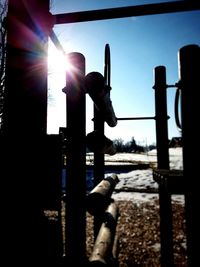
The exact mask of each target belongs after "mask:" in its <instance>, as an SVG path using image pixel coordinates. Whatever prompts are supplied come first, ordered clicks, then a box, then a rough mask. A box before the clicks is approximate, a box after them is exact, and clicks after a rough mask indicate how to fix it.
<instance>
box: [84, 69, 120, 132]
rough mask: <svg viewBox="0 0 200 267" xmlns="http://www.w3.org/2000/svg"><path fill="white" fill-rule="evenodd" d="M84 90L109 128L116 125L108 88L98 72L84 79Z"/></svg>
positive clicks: (89, 74)
mask: <svg viewBox="0 0 200 267" xmlns="http://www.w3.org/2000/svg"><path fill="white" fill-rule="evenodd" d="M85 89H86V92H87V93H88V94H89V96H90V97H91V98H92V100H93V101H94V104H95V106H96V107H97V109H98V110H99V111H100V112H101V114H102V117H103V119H104V120H105V121H106V122H107V124H108V125H109V126H110V127H114V126H116V125H117V118H116V116H115V112H114V109H113V106H112V101H111V100H110V88H109V87H108V86H106V84H105V80H104V77H103V75H102V74H101V73H99V72H90V73H88V74H87V75H86V77H85Z"/></svg>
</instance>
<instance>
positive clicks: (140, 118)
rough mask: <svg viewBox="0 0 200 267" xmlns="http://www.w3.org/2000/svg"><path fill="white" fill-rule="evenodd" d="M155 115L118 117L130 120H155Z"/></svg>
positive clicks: (121, 119)
mask: <svg viewBox="0 0 200 267" xmlns="http://www.w3.org/2000/svg"><path fill="white" fill-rule="evenodd" d="M155 119H156V118H155V117H129V118H117V120H118V121H130V120H155Z"/></svg>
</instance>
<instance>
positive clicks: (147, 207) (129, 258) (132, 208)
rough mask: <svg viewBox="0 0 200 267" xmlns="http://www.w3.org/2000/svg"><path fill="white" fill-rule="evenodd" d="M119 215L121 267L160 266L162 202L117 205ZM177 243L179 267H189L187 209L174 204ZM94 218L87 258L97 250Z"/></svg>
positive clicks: (89, 223)
mask: <svg viewBox="0 0 200 267" xmlns="http://www.w3.org/2000/svg"><path fill="white" fill-rule="evenodd" d="M117 205H118V207H119V214H120V216H119V217H118V221H117V227H116V234H117V236H118V258H117V260H118V266H119V267H133V266H140V267H146V266H148V267H159V266H160V232H159V231H160V229H159V224H160V219H159V205H158V200H155V201H151V202H145V203H142V204H139V205H138V204H135V203H133V202H132V201H117ZM172 208H173V239H174V262H175V266H176V267H185V266H187V258H186V237H185V220H184V207H183V205H182V204H181V203H180V202H176V201H174V202H173V204H172ZM93 244H94V240H93V217H92V216H91V215H90V214H87V254H88V255H87V256H88V257H89V256H90V255H91V252H92V249H93Z"/></svg>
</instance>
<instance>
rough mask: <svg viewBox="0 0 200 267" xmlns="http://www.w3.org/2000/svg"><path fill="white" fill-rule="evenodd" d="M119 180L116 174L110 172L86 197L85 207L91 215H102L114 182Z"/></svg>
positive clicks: (109, 199) (109, 198) (109, 200)
mask: <svg viewBox="0 0 200 267" xmlns="http://www.w3.org/2000/svg"><path fill="white" fill-rule="evenodd" d="M118 182H119V179H118V176H117V175H116V174H112V175H111V176H108V177H105V178H104V179H103V180H102V181H101V182H100V183H99V184H98V185H97V186H96V187H94V188H93V189H92V191H91V192H90V193H89V194H88V195H87V197H86V208H87V211H88V212H89V213H90V214H91V215H98V216H99V215H102V214H103V213H104V212H105V209H106V208H107V206H108V205H109V204H110V202H111V195H112V193H113V191H114V188H115V186H116V184H117V183H118Z"/></svg>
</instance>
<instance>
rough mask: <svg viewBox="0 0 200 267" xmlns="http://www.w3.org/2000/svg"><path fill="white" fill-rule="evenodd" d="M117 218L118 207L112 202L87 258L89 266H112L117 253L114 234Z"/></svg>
mask: <svg viewBox="0 0 200 267" xmlns="http://www.w3.org/2000/svg"><path fill="white" fill-rule="evenodd" d="M118 216H119V210H118V206H117V205H116V203H115V202H114V200H112V202H111V203H110V204H109V206H108V207H107V209H106V211H105V216H104V220H103V222H102V224H101V227H100V230H99V233H98V235H97V238H96V241H95V244H94V247H93V251H92V253H91V256H90V258H89V264H91V265H93V266H101V265H109V266H111V265H113V262H114V260H115V259H116V258H117V256H116V255H115V253H116V252H117V248H116V245H117V239H116V238H115V237H116V236H115V232H116V225H117V219H118ZM113 253H114V254H113Z"/></svg>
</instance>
